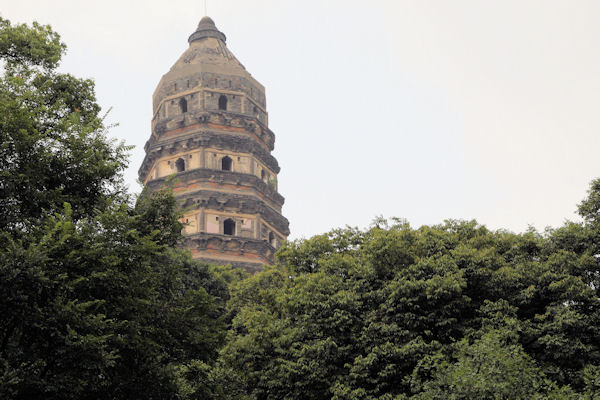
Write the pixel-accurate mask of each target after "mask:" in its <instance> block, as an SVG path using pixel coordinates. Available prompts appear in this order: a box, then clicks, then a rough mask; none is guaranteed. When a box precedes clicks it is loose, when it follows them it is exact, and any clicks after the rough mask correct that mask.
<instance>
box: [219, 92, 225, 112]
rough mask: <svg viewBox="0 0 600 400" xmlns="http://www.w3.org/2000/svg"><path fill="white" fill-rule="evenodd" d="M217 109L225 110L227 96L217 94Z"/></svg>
mask: <svg viewBox="0 0 600 400" xmlns="http://www.w3.org/2000/svg"><path fill="white" fill-rule="evenodd" d="M219 110H227V97H226V96H225V95H223V94H222V95H221V96H219Z"/></svg>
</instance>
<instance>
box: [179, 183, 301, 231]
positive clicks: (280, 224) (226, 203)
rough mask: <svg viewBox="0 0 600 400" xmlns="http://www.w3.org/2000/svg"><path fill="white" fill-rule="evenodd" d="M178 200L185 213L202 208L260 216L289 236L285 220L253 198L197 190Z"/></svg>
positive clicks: (287, 223) (287, 222) (287, 224)
mask: <svg viewBox="0 0 600 400" xmlns="http://www.w3.org/2000/svg"><path fill="white" fill-rule="evenodd" d="M178 200H179V202H180V204H181V206H182V207H183V208H184V210H185V211H187V210H191V209H198V208H203V209H206V210H216V211H230V212H235V213H244V214H255V215H260V216H261V217H262V218H263V219H264V221H265V222H267V223H268V224H269V225H271V226H272V227H274V228H275V229H277V231H279V233H281V234H282V235H284V236H286V237H287V236H288V235H289V234H290V229H289V221H288V220H287V218H285V217H284V216H283V215H281V214H280V213H279V212H277V211H276V210H273V208H271V207H269V206H268V205H266V204H265V203H264V202H263V201H262V200H259V199H257V198H256V197H253V196H246V195H240V194H231V193H223V192H214V191H210V190H198V191H195V192H187V193H185V194H183V195H181V196H178Z"/></svg>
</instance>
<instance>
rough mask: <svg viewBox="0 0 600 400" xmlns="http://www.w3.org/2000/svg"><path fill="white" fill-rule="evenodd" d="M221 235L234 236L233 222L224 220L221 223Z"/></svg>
mask: <svg viewBox="0 0 600 400" xmlns="http://www.w3.org/2000/svg"><path fill="white" fill-rule="evenodd" d="M223 233H224V234H226V235H235V222H234V221H233V220H232V219H226V220H225V221H224V222H223Z"/></svg>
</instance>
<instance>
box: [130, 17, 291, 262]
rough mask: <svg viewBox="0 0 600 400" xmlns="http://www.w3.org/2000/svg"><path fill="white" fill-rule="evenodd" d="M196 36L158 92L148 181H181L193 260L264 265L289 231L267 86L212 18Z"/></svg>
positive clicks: (144, 177)
mask: <svg viewBox="0 0 600 400" xmlns="http://www.w3.org/2000/svg"><path fill="white" fill-rule="evenodd" d="M188 42H189V47H188V49H187V50H186V51H185V52H184V53H183V54H182V55H181V57H179V59H178V60H177V62H175V64H174V65H173V67H171V69H170V70H169V72H167V73H166V74H165V75H163V77H162V79H161V80H160V82H159V84H158V86H157V88H156V90H155V92H154V95H153V99H152V100H153V102H152V103H153V104H152V105H153V117H152V134H151V136H150V139H149V140H148V141H147V142H146V145H145V146H144V150H145V152H146V156H145V158H144V161H143V162H142V165H141V167H140V169H139V178H140V181H142V182H143V183H144V185H145V186H146V187H147V188H148V189H149V190H151V191H155V190H159V189H160V188H162V187H164V186H165V185H167V184H171V185H173V192H174V194H175V197H176V199H177V200H178V203H179V204H180V206H181V207H182V209H183V213H184V217H183V222H184V223H185V225H184V231H183V233H184V241H183V245H184V246H185V247H187V248H189V249H190V250H191V252H192V255H193V257H194V258H196V259H201V260H204V261H207V262H211V263H217V264H231V265H233V266H235V267H241V268H245V269H246V270H248V271H251V272H255V271H258V270H260V268H261V267H262V265H264V264H272V263H273V254H274V252H275V251H276V250H277V249H278V248H279V247H280V245H281V243H282V241H284V240H285V239H286V238H287V236H288V235H289V227H288V226H289V223H288V220H287V219H286V218H285V217H284V216H283V215H282V213H281V207H282V206H283V202H284V198H283V196H281V195H280V194H279V192H278V191H277V174H278V173H279V165H278V163H277V160H276V159H275V158H274V157H273V156H272V155H271V152H272V151H273V148H274V144H275V135H274V134H273V132H272V131H271V130H270V129H269V127H268V113H267V109H266V98H265V88H264V87H263V85H261V84H260V83H259V82H258V81H257V80H256V79H254V78H253V77H252V75H250V73H248V71H246V69H245V68H244V66H243V65H242V64H241V63H240V62H239V61H238V60H237V59H236V58H235V56H234V55H233V54H232V53H231V52H230V51H229V49H227V46H226V44H225V43H226V38H225V35H224V34H223V33H222V32H220V31H219V30H218V29H217V28H216V26H215V24H214V22H213V21H212V19H210V18H209V17H204V18H202V20H201V21H200V23H199V25H198V28H197V29H196V31H195V32H194V33H192V35H191V36H190V37H189V39H188ZM169 182H171V183H169Z"/></svg>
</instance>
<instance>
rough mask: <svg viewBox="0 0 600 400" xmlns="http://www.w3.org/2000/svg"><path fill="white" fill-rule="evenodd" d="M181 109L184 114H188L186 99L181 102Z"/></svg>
mask: <svg viewBox="0 0 600 400" xmlns="http://www.w3.org/2000/svg"><path fill="white" fill-rule="evenodd" d="M179 108H180V109H181V112H182V113H186V112H187V100H186V99H183V98H182V99H180V100H179Z"/></svg>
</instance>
